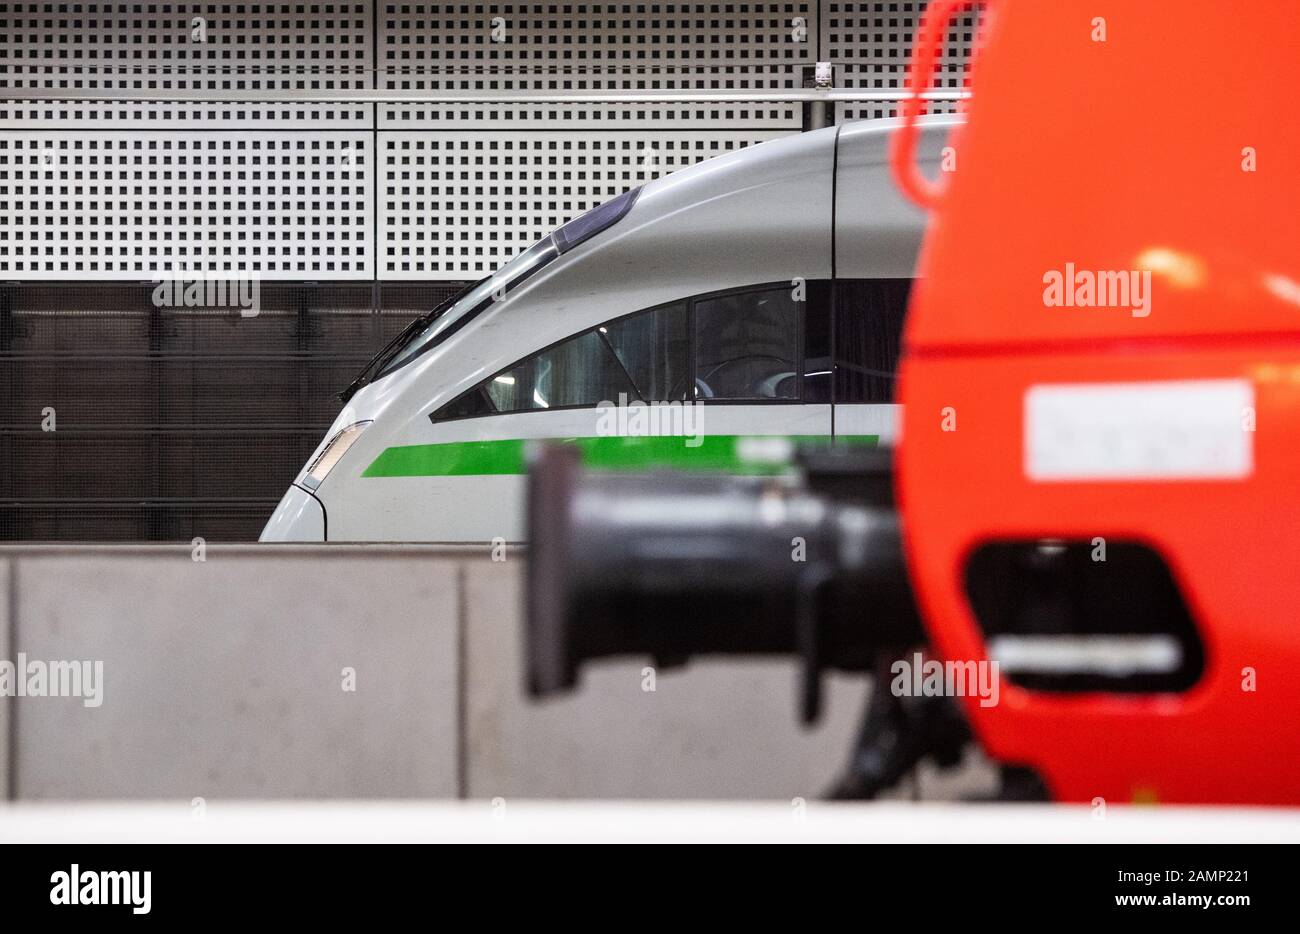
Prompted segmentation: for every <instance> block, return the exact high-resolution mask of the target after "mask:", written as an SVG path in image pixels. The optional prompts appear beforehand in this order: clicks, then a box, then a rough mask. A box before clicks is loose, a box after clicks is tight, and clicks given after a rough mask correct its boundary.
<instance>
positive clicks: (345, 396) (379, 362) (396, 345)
mask: <svg viewBox="0 0 1300 934" xmlns="http://www.w3.org/2000/svg"><path fill="white" fill-rule="evenodd" d="M488 278H490V277H488V276H485V277H484V278H482V279H479V280H478V282H471V283H470V284H469V285H467V286H465V287H464V288H463V289H461V290H460V291H458V292H455V293H453V294H452V295H450V296H448V297H447V298H445V299H443V300H442V301H441V302H439V303H438V304H437V305H436V306H435V307H434V308H433V310H432V311H428V312H425V313H424V314H422V315H420V317H418V318H416V319H415V320H414V321H412V322H411V323H410V324H408V325H407V326H406V327H404V328H402V330H401V332H400V333H399V334H398V335H397V336H396V337H394V338H393V339H392V340H391V341H389V342H388V343H387V344H385V345H384V346H383V349H382V350H380V351H379V353H377V354H375V355H374V356H373V357H371V358H370V361H369V362H368V363H367V364H366V365H365V366H364V367H362V368H361V372H360V373H359V374H357V378H356V379H354V380H353V381H352V382H350V383H348V385H347V388H345V389H344V390H343V391H342V392H340V393H339V394H338V398H339V401H340V402H343V403H346V402H347V401H348V400H349V399H351V398H352V397H353V396H355V395H356V394H357V393H358V392H360V391H361V388H362V387H363V386H365V385H366V384H368V383H369V382H370V381H371V380H373V379H374V378H375V375H376V374H378V373H379V372H380V371H381V370H383V368H384V367H385V366H387V365H388V361H390V360H392V359H393V357H395V356H397V355H398V354H399V353H400V352H401V350H402V348H403V347H405V346H406V345H407V344H409V343H410V342H411V340H412V338H414V337H415V335H416V334H418V333H420V331H422V330H424V329H425V328H426V327H428V326H429V324H430V323H431V322H432V321H433V320H434V319H435V318H437V317H438V316H439V315H440V314H442V313H443V312H445V311H446V310H447V309H448V308H450V307H451V306H452V305H454V304H456V303H457V302H458V301H460V300H461V299H462V298H464V297H465V295H466V294H468V293H469V292H470V291H472V290H473V289H475V288H477V287H478V286H479V285H480V284H482V283H483V282H486V281H487V279H488Z"/></svg>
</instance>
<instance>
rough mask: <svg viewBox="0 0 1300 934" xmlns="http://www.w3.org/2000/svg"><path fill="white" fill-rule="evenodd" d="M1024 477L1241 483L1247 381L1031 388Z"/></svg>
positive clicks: (1250, 442) (1246, 472)
mask: <svg viewBox="0 0 1300 934" xmlns="http://www.w3.org/2000/svg"><path fill="white" fill-rule="evenodd" d="M1024 431H1025V474H1026V475H1027V476H1028V477H1029V478H1030V479H1031V480H1036V481H1042V482H1051V481H1062V480H1240V479H1244V478H1245V477H1249V476H1250V475H1251V472H1252V471H1253V470H1254V439H1255V389H1254V386H1253V385H1252V384H1251V383H1250V381H1249V380H1244V379H1206V380H1166V381H1160V382H1144V383H1070V384H1054V385H1039V386H1031V387H1030V388H1029V390H1028V391H1026V393H1025V429H1024Z"/></svg>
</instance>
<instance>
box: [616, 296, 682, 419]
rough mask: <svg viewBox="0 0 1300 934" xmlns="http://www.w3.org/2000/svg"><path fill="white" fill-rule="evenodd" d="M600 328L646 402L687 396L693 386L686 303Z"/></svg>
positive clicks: (641, 314) (620, 319) (643, 313)
mask: <svg viewBox="0 0 1300 934" xmlns="http://www.w3.org/2000/svg"><path fill="white" fill-rule="evenodd" d="M598 330H599V332H600V333H601V334H602V335H603V336H604V338H605V340H607V341H608V342H609V346H610V349H611V350H613V351H614V355H615V356H616V357H618V360H619V362H620V363H621V364H623V368H624V369H625V370H627V374H628V376H629V377H631V379H632V382H633V383H635V384H636V389H637V392H638V393H639V395H640V397H641V399H642V400H643V401H645V402H672V401H675V400H680V399H684V398H686V395H687V389H688V388H689V385H690V340H689V332H688V331H687V327H686V303H685V302H677V303H675V304H671V305H664V306H662V307H660V308H652V309H650V310H649V311H642V312H638V313H637V314H634V315H630V316H628V317H626V318H618V319H616V320H614V321H610V322H608V323H607V324H604V325H602V326H601V327H600V328H599V329H598Z"/></svg>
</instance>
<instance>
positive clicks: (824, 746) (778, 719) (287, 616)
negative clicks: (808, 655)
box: [0, 545, 987, 807]
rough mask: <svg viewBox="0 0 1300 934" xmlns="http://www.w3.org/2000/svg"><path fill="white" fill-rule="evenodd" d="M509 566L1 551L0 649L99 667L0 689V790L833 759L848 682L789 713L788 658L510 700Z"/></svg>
mask: <svg viewBox="0 0 1300 934" xmlns="http://www.w3.org/2000/svg"><path fill="white" fill-rule="evenodd" d="M522 572H523V556H522V553H520V552H514V553H511V554H510V555H509V556H508V558H507V560H506V561H504V562H493V561H492V560H490V558H489V550H488V548H487V546H484V547H483V548H464V547H439V546H402V547H398V546H347V545H317V546H310V545H303V546H299V545H292V546H275V545H240V546H220V545H212V546H209V547H208V549H207V552H206V556H205V560H203V561H195V560H192V554H191V549H190V548H189V547H172V546H138V547H137V546H80V547H73V546H47V547H20V546H8V547H4V548H0V593H2V594H4V595H5V597H6V599H4V600H3V601H0V622H4V623H5V625H3V626H0V658H4V659H10V660H15V659H16V657H17V655H18V653H24V654H25V655H26V657H27V658H28V659H29V660H33V659H34V660H43V661H55V660H90V661H102V662H103V686H102V687H103V695H102V703H101V704H100V705H99V706H86V704H85V702H84V701H83V700H81V699H78V698H72V697H23V698H12V699H9V700H7V701H0V736H4V737H6V738H7V741H6V742H5V743H4V744H3V752H2V753H0V781H2V782H4V793H5V795H6V796H7V797H8V798H10V799H19V800H33V799H93V798H154V799H158V798H165V799H180V800H182V801H184V802H190V801H193V800H194V799H203V800H205V801H206V800H207V799H222V798H354V797H355V798H384V797H435V798H453V797H474V798H494V797H503V798H566V797H597V798H651V797H669V798H750V799H752V798H777V799H785V800H787V801H788V800H790V799H792V798H796V797H804V798H814V797H816V796H817V795H818V794H819V793H820V792H821V791H822V790H824V788H825V787H826V785H827V784H828V783H829V782H830V780H831V779H832V778H833V777H834V775H835V774H836V772H837V771H838V770H839V769H840V768H841V766H842V765H843V763H844V762H845V760H846V757H847V755H848V753H849V748H850V742H851V740H852V736H853V732H854V730H855V728H856V726H857V723H858V720H859V717H860V715H861V712H862V705H863V703H864V693H865V687H866V686H865V683H864V682H863V681H862V680H861V679H853V678H847V677H844V678H833V679H831V681H830V684H829V687H830V690H829V692H828V698H827V704H826V709H827V713H826V715H825V716H824V718H823V721H822V723H821V724H820V725H819V726H818V727H817V728H816V729H813V730H803V729H802V728H801V727H800V726H799V725H798V724H797V722H796V718H795V687H796V672H795V668H794V665H793V664H792V663H787V662H780V661H763V662H752V663H751V662H743V663H727V662H710V663H699V664H692V665H690V666H688V667H687V668H685V669H682V670H680V671H664V672H650V671H647V670H646V665H647V664H648V663H647V662H642V661H626V662H611V663H607V664H603V665H600V666H594V667H592V668H589V669H588V670H587V671H586V672H584V676H583V682H582V684H581V686H580V687H579V689H578V690H577V691H576V692H574V693H573V694H571V695H568V696H565V697H563V698H558V699H555V700H549V701H546V702H544V703H540V704H539V703H536V702H533V701H531V700H529V699H527V698H525V696H524V694H523V689H522V684H523V679H522V673H521V647H522V631H521V605H520V590H521V582H522ZM6 637H7V638H6ZM651 677H653V682H652V681H651ZM651 688H652V689H651ZM986 772H987V770H984V772H980V770H978V769H976V770H974V772H973V773H972V774H976V775H984V774H985V773H986ZM980 781H983V779H982V778H978V777H977V779H976V780H975V785H972V784H971V782H970V781H966V782H964V783H963V784H962V785H961V786H960V789H959V790H970V789H971V788H972V787H976V786H978V785H979V783H980ZM195 806H196V807H197V806H199V803H198V802H196V804H195Z"/></svg>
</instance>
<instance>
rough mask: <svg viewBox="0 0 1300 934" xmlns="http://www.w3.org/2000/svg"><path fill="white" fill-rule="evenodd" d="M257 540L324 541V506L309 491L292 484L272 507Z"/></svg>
mask: <svg viewBox="0 0 1300 934" xmlns="http://www.w3.org/2000/svg"><path fill="white" fill-rule="evenodd" d="M258 541H259V542H323V541H325V507H324V505H322V504H321V501H320V500H318V499H317V498H316V497H315V496H313V495H312V494H311V493H309V492H307V491H306V490H304V489H303V488H302V487H300V486H298V485H297V484H294V485H292V486H290V487H289V490H288V492H287V493H285V494H284V497H283V498H282V499H281V500H280V505H278V506H276V507H275V512H273V513H271V518H270V519H269V520H268V521H267V523H266V528H264V529H262V534H261V536H260V537H259V538H258Z"/></svg>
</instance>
